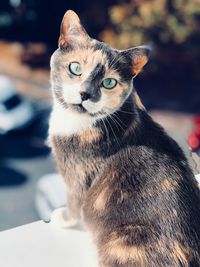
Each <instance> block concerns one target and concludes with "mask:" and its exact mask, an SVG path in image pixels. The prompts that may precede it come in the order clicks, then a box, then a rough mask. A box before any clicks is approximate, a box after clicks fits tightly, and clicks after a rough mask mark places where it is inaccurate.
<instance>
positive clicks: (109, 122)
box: [49, 96, 137, 141]
mask: <svg viewBox="0 0 200 267" xmlns="http://www.w3.org/2000/svg"><path fill="white" fill-rule="evenodd" d="M136 118H137V112H136V109H135V107H134V102H133V97H132V96H130V97H129V98H128V99H127V100H126V101H125V102H124V104H123V105H122V107H121V108H120V109H119V110H118V111H116V112H114V113H113V114H111V115H109V116H106V117H103V118H101V119H96V118H95V117H90V116H88V115H87V114H78V113H75V112H73V111H71V110H69V109H66V108H64V107H63V106H62V105H61V104H59V103H57V102H55V103H54V106H53V111H52V114H51V117H50V126H49V134H50V135H54V136H55V135H57V136H65V137H69V136H72V135H81V134H83V133H84V132H85V131H88V130H91V131H92V130H95V129H97V128H98V129H99V130H100V131H101V133H102V134H103V135H105V136H107V138H109V140H111V141H112V139H115V140H116V139H117V140H119V139H120V138H121V137H122V136H123V135H124V134H125V132H126V131H127V130H128V129H129V127H130V125H132V124H133V123H134V121H135V120H136Z"/></svg>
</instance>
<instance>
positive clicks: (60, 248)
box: [0, 221, 98, 267]
mask: <svg viewBox="0 0 200 267" xmlns="http://www.w3.org/2000/svg"><path fill="white" fill-rule="evenodd" d="M0 265H1V266H2V267H36V266H37V267H97V266H98V264H97V260H96V256H95V250H94V248H93V246H92V242H91V240H90V238H89V236H88V234H87V233H85V232H83V231H78V230H72V229H60V228H56V227H53V226H52V225H51V224H50V223H49V224H46V223H44V222H42V221H40V222H36V223H32V224H28V225H25V226H22V227H18V228H14V229H11V230H8V231H4V232H1V233H0Z"/></svg>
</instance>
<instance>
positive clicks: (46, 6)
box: [0, 0, 200, 230]
mask: <svg viewBox="0 0 200 267" xmlns="http://www.w3.org/2000/svg"><path fill="white" fill-rule="evenodd" d="M67 9H73V10H74V11H76V12H77V13H78V14H79V16H80V18H81V20H82V22H83V25H84V26H85V27H86V29H87V31H88V33H89V35H90V36H91V37H93V38H98V39H100V40H102V41H105V42H107V43H109V44H111V45H112V46H114V47H117V48H120V49H123V48H128V47H132V46H137V45H141V44H150V45H151V46H152V48H153V53H152V57H151V60H150V62H149V64H148V65H147V66H146V67H145V71H144V72H143V73H142V74H141V75H139V77H137V78H136V79H135V87H136V89H137V91H138V94H139V95H140V97H141V99H142V101H143V103H144V105H145V106H146V108H147V110H148V111H149V112H150V114H151V115H152V117H153V118H154V119H155V120H156V121H158V122H159V123H160V124H162V125H163V126H164V128H165V129H166V130H167V131H168V133H169V134H170V135H171V136H172V137H174V138H175V139H176V140H177V141H178V143H179V144H180V145H181V146H182V147H183V149H184V151H185V152H186V155H187V156H188V158H189V161H190V163H191V166H192V167H193V168H194V167H195V165H194V163H193V161H192V158H191V153H190V150H189V146H190V148H192V149H193V151H194V152H198V151H199V148H200V141H199V140H200V119H199V114H200V73H199V71H200V30H199V29H200V0H92V1H91V0H87V1H86V0H82V1H77V0H73V1H72V0H68V1H66V0H65V1H63V0H57V1H47V0H43V1H39V0H1V1H0V230H5V229H8V228H11V227H15V226H18V225H22V224H25V223H28V222H32V221H35V220H37V219H39V218H43V219H46V220H48V216H49V213H50V211H51V210H52V209H53V208H55V207H56V206H59V205H60V204H62V203H64V201H65V196H64V193H63V191H62V189H63V186H62V180H61V179H60V177H58V176H56V175H54V174H53V173H56V168H55V164H54V162H53V160H52V157H51V154H50V150H49V148H48V147H47V144H46V138H47V131H48V118H49V114H50V111H51V94H50V90H49V88H50V84H49V60H50V56H51V54H52V52H53V51H54V50H55V49H56V48H57V40H58V37H59V28H60V22H61V19H62V16H63V14H64V12H65V11H66V10H67ZM195 157H196V159H197V161H198V157H197V156H196V154H195ZM194 169H195V168H194ZM195 172H196V170H195ZM59 179H60V180H59ZM61 191H62V193H60V192H61ZM58 192H59V193H58ZM58 195H62V197H60V198H59V199H58V197H57V196H58Z"/></svg>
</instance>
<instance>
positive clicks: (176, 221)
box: [49, 11, 200, 267]
mask: <svg viewBox="0 0 200 267" xmlns="http://www.w3.org/2000/svg"><path fill="white" fill-rule="evenodd" d="M148 54H149V51H148V49H147V48H146V47H136V48H130V49H127V50H123V51H122V50H121V51H120V50H116V49H113V48H111V47H110V46H108V45H107V44H105V43H102V42H99V41H97V40H94V39H91V38H90V37H89V36H88V34H87V33H86V31H85V30H84V28H83V27H82V25H81V24H80V20H79V18H78V16H77V15H76V14H75V13H74V12H73V11H68V12H66V14H65V15H64V18H63V21H62V25H61V33H60V38H59V48H58V49H57V50H56V51H55V53H54V54H53V56H52V58H51V83H52V93H53V99H54V104H53V111H52V114H51V118H50V127H49V140H50V144H51V147H52V150H53V154H54V156H55V159H56V161H57V165H58V168H59V171H60V173H61V174H62V176H63V177H64V179H65V182H66V189H67V197H68V201H67V209H59V210H58V211H57V212H56V213H55V214H54V218H59V219H60V220H62V222H63V224H64V226H71V225H73V224H75V223H76V222H77V221H78V220H79V219H82V220H83V223H84V225H85V226H86V228H87V229H88V231H90V232H91V233H92V236H93V239H94V242H95V244H96V248H97V252H98V258H99V266H101V267H160V266H162V267H169V266H170V267H175V266H179V267H197V266H200V191H199V189H198V186H197V182H196V181H195V178H194V175H193V173H192V171H191V169H190V167H189V166H188V163H187V160H186V158H185V156H184V154H183V152H182V151H181V149H180V148H179V146H178V145H177V144H176V142H175V141H174V140H173V139H171V138H170V137H169V136H167V134H166V133H165V131H164V130H163V129H162V128H161V127H160V126H159V125H158V124H157V123H155V122H154V121H153V120H152V119H151V117H150V116H149V115H148V114H147V113H146V111H145V109H144V107H143V105H142V103H141V101H140V99H139V97H138V95H137V93H136V92H135V90H134V88H133V85H132V80H133V78H134V77H135V76H136V75H137V74H138V73H139V72H140V71H141V70H142V68H143V66H144V65H145V64H146V63H147V61H148ZM60 222H61V221H60Z"/></svg>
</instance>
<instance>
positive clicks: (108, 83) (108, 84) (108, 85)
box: [102, 78, 117, 89]
mask: <svg viewBox="0 0 200 267" xmlns="http://www.w3.org/2000/svg"><path fill="white" fill-rule="evenodd" d="M102 85H103V87H105V88H106V89H112V88H114V87H115V86H116V85H117V81H116V80H115V79H112V78H107V79H105V80H103V82H102Z"/></svg>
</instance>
